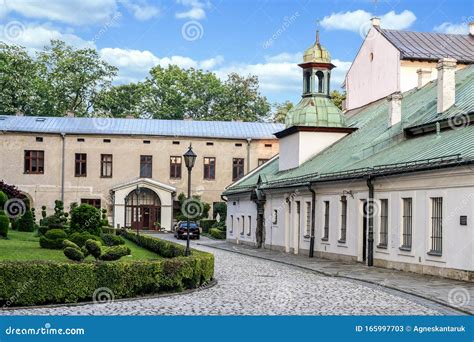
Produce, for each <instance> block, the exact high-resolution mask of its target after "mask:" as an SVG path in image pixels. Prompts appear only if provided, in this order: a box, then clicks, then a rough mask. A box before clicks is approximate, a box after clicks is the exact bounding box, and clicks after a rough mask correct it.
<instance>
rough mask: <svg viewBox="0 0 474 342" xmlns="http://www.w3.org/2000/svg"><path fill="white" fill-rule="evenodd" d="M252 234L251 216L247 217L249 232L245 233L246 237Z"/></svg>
mask: <svg viewBox="0 0 474 342" xmlns="http://www.w3.org/2000/svg"><path fill="white" fill-rule="evenodd" d="M251 234H252V216H250V215H249V232H248V233H247V236H250V235H251Z"/></svg>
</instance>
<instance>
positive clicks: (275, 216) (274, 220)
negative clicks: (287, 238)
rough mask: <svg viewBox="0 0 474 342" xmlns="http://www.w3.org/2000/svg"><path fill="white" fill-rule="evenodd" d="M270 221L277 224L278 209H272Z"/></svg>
mask: <svg viewBox="0 0 474 342" xmlns="http://www.w3.org/2000/svg"><path fill="white" fill-rule="evenodd" d="M272 223H273V224H278V210H276V209H273V218H272Z"/></svg>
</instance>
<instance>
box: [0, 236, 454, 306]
mask: <svg viewBox="0 0 474 342" xmlns="http://www.w3.org/2000/svg"><path fill="white" fill-rule="evenodd" d="M160 237H163V238H166V239H171V240H174V238H173V237H172V236H170V235H165V236H163V235H160ZM202 239H206V238H204V237H203V238H202ZM183 243H184V242H183ZM193 245H194V246H195V247H197V248H199V249H202V250H205V251H209V252H211V253H213V254H214V255H215V261H216V269H215V277H216V278H217V280H218V284H217V285H216V286H214V287H212V288H209V289H206V290H201V291H196V292H192V293H189V294H182V295H177V296H169V297H160V298H148V299H139V300H127V301H114V302H112V303H107V304H86V305H73V306H62V307H49V308H37V309H27V310H24V309H22V310H12V311H10V310H9V311H3V312H1V313H0V314H3V315H6V314H17V315H18V314H22V315H23V314H26V315H28V314H31V315H438V314H457V312H455V311H451V310H449V309H445V308H444V307H442V306H440V305H437V304H433V303H431V302H429V301H425V300H422V299H418V298H416V297H413V296H410V295H405V294H401V293H399V292H394V291H387V290H385V289H382V288H380V287H377V286H368V285H365V284H362V283H357V282H353V281H347V280H342V279H338V278H332V277H326V276H322V275H318V274H315V273H313V272H311V271H306V270H302V269H299V268H296V267H293V266H288V265H283V264H280V263H276V262H273V261H269V260H261V259H257V258H253V257H250V256H245V255H240V254H236V253H232V252H228V251H222V250H216V249H212V248H208V247H204V246H196V245H195V244H194V242H193Z"/></svg>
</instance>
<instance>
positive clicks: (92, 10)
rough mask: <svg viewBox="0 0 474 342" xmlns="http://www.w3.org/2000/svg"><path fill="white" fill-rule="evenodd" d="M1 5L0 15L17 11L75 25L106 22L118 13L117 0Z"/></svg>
mask: <svg viewBox="0 0 474 342" xmlns="http://www.w3.org/2000/svg"><path fill="white" fill-rule="evenodd" d="M1 7H2V9H0V16H5V15H7V14H8V13H10V12H16V13H19V14H21V15H23V16H25V17H27V18H35V19H47V20H54V21H59V22H63V23H67V24H74V25H83V24H97V23H99V24H100V23H106V22H107V21H109V20H110V19H111V18H112V17H113V16H114V15H115V14H116V13H117V3H116V0H68V1H64V0H47V1H44V0H28V1H21V0H8V1H4V3H3V4H2V5H1Z"/></svg>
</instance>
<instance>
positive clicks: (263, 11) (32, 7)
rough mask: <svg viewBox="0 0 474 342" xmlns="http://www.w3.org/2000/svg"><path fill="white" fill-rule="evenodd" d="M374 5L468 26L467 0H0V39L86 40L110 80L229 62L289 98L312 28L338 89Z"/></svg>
mask: <svg viewBox="0 0 474 342" xmlns="http://www.w3.org/2000/svg"><path fill="white" fill-rule="evenodd" d="M374 14H377V16H380V17H381V18H382V27H385V28H394V29H404V30H415V31H438V32H446V33H467V25H468V22H470V21H474V1H473V0H459V1H454V0H451V1H447V0H440V1H438V0H411V1H405V0H396V1H394V0H389V1H385V0H379V1H369V0H366V1H348V0H327V1H308V0H293V1H290V0H274V1H268V0H267V1H258V0H255V1H250V0H240V1H235V0H234V1H230V0H229V1H222V0H207V1H206V0H167V1H165V0H163V1H152V0H135V1H134V0H69V1H66V0H63V1H58V0H48V1H40V0H38V1H36V0H23V1H16V0H0V40H2V41H6V42H8V43H16V44H20V45H23V46H26V47H27V48H28V50H29V51H30V52H31V53H34V51H35V50H37V49H40V48H41V47H42V46H43V45H45V44H47V43H48V41H49V40H50V39H62V40H65V41H66V42H68V43H69V44H72V45H74V46H76V47H84V46H88V47H94V48H96V49H97V50H98V51H99V53H100V54H101V56H102V57H103V58H104V59H105V60H107V61H108V62H109V63H111V64H114V65H116V66H117V67H119V68H120V73H119V76H118V77H117V79H116V80H115V82H116V83H125V82H130V81H138V80H142V79H144V78H145V77H146V75H147V73H148V70H149V69H150V68H151V67H152V66H154V65H157V64H161V65H164V66H166V65H168V64H170V63H172V64H177V65H180V66H182V67H199V68H203V69H207V70H210V71H213V72H215V73H216V74H217V75H218V76H219V77H221V78H223V79H225V77H226V75H227V74H228V73H229V72H233V71H235V72H238V73H241V74H243V75H247V74H256V75H257V76H259V78H260V82H261V91H262V93H263V94H264V95H266V96H267V97H268V99H269V100H270V101H271V102H283V101H284V100H287V99H288V100H291V101H294V102H296V101H298V99H299V97H300V90H301V85H300V84H301V82H300V75H301V73H300V71H299V69H298V67H297V66H296V63H298V62H300V59H301V54H302V52H303V51H304V50H305V49H306V48H307V47H309V46H310V45H311V44H312V43H313V42H314V37H315V30H316V27H318V28H319V30H320V31H321V43H322V44H323V45H324V46H325V47H327V48H328V49H329V51H330V52H331V55H332V58H333V63H334V64H336V66H337V68H336V69H335V70H334V71H333V77H332V80H333V88H338V87H339V85H340V84H341V83H342V80H343V78H344V74H345V72H346V71H347V69H348V68H349V66H350V64H351V62H352V60H353V58H354V57H355V55H356V53H357V50H358V48H359V46H360V44H361V42H362V40H363V36H364V34H365V32H366V31H367V28H368V27H369V19H370V17H372V16H373V15H374Z"/></svg>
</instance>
